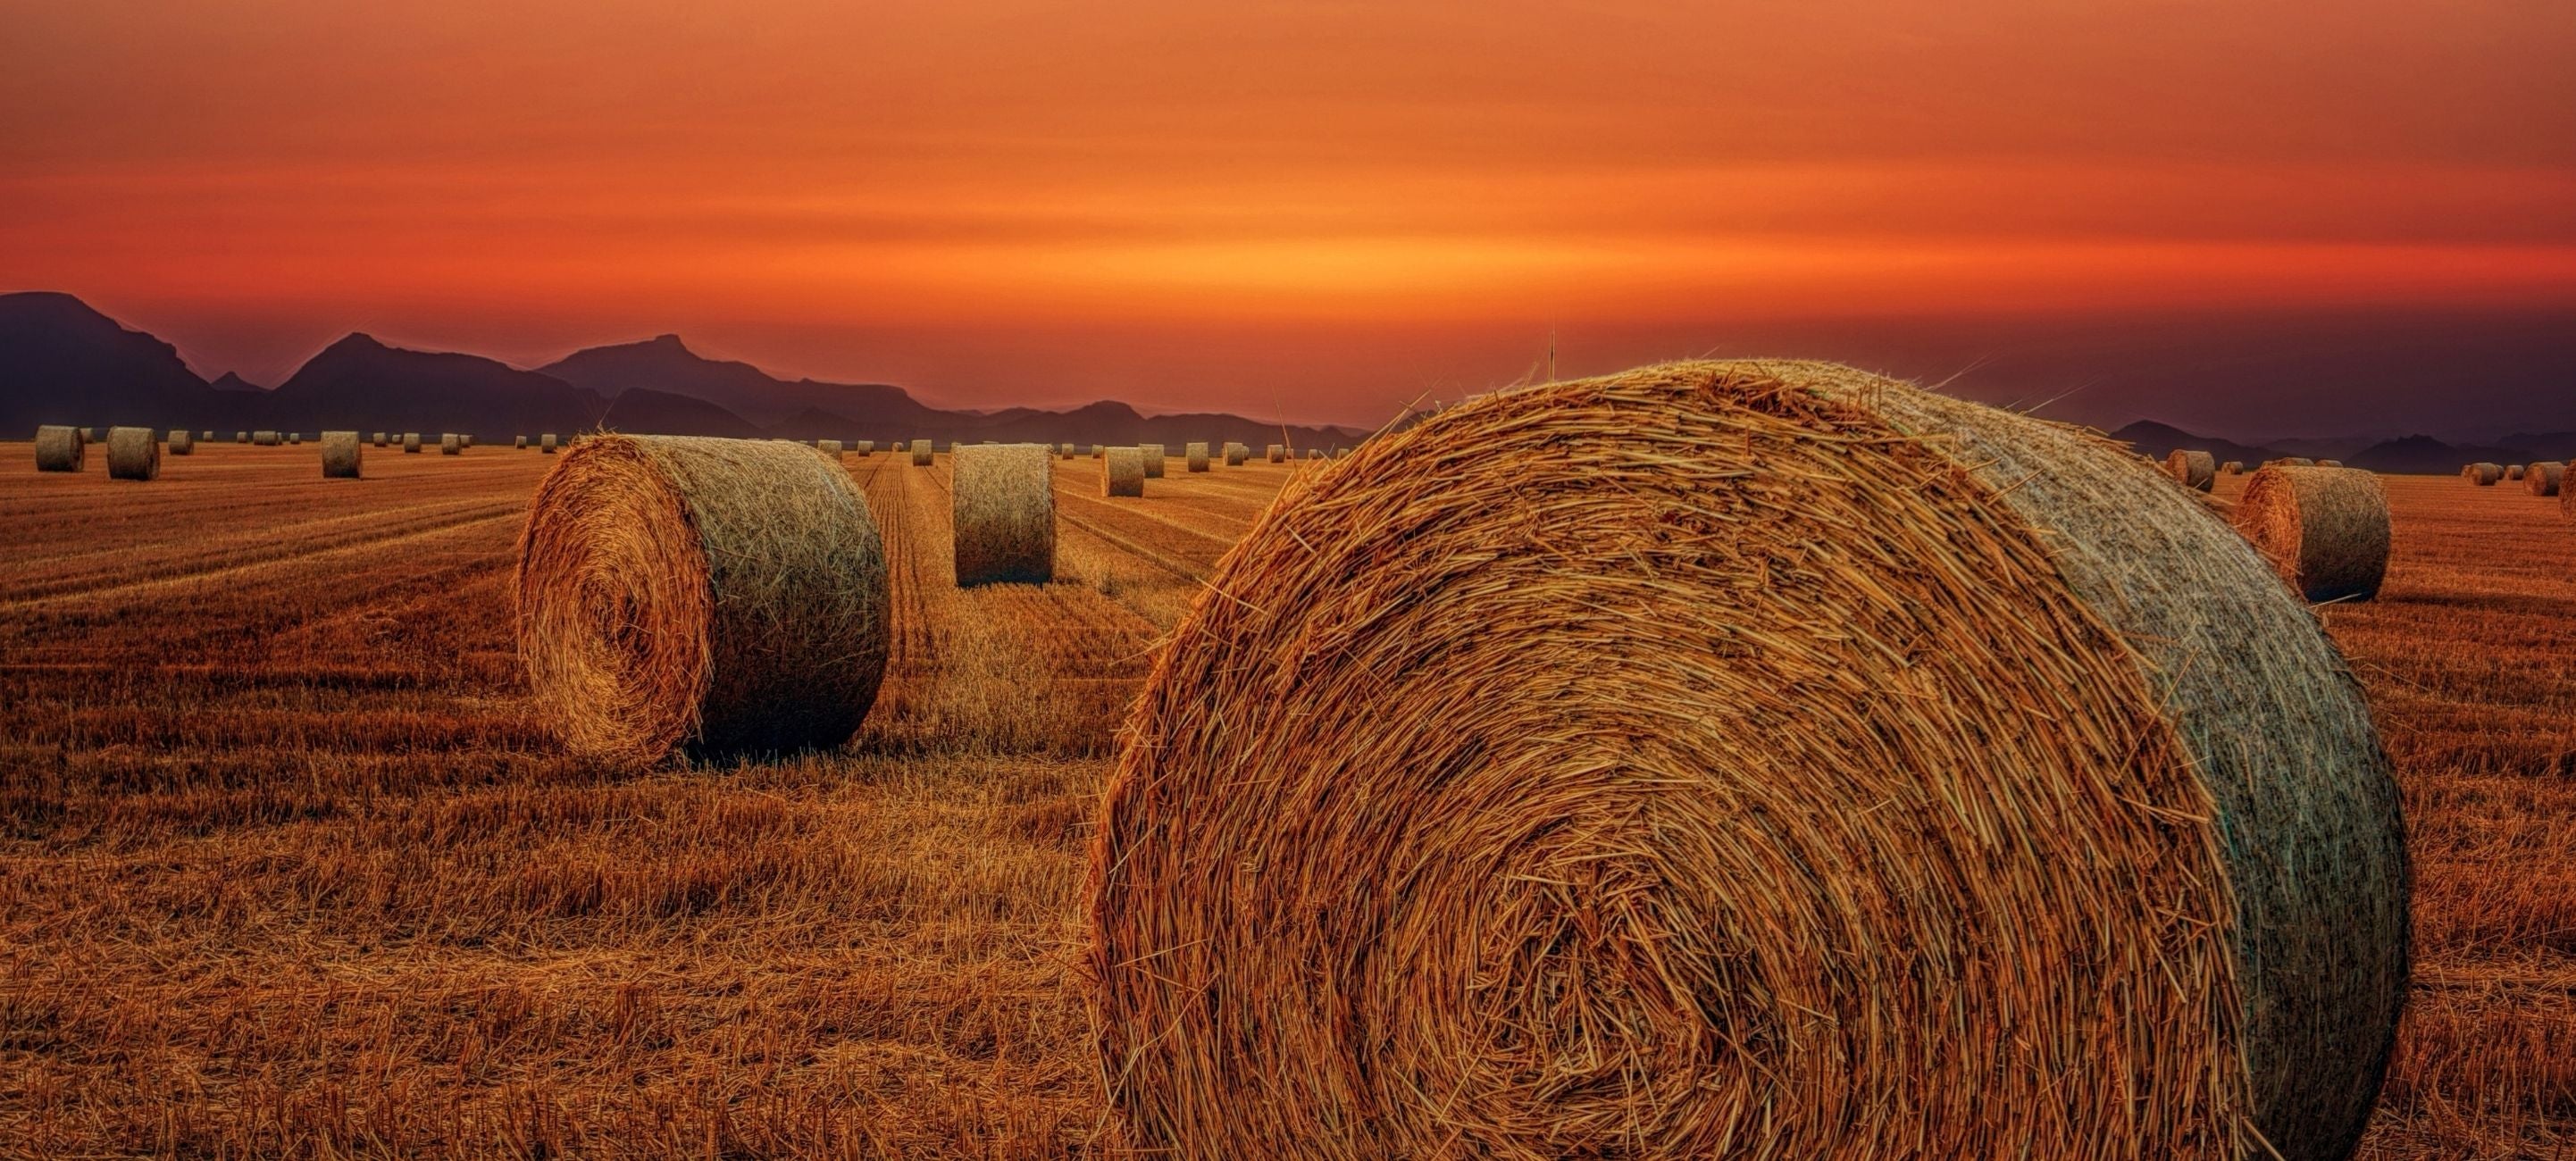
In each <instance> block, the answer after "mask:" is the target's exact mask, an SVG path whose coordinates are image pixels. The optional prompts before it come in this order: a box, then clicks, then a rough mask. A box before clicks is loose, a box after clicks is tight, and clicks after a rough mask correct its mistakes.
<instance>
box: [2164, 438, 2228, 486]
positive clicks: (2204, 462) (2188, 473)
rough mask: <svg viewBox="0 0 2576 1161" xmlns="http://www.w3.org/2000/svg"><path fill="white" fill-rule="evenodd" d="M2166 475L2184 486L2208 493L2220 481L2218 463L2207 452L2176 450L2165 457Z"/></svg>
mask: <svg viewBox="0 0 2576 1161" xmlns="http://www.w3.org/2000/svg"><path fill="white" fill-rule="evenodd" d="M2165 474H2166V475H2169V476H2172V477H2173V478H2174V479H2176V480H2178V481H2181V483H2182V486H2184V487H2186V488H2190V489H2193V490H2195V491H2201V492H2206V491H2208V490H2209V489H2210V485H2212V484H2213V483H2216V482H2217V479H2218V461H2217V460H2215V459H2213V458H2211V456H2210V454H2209V453H2208V452H2205V451H2184V450H2183V449H2181V448H2175V449H2174V450H2173V451H2172V452H2171V453H2170V454H2168V455H2166V456H2165Z"/></svg>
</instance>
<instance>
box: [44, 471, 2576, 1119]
mask: <svg viewBox="0 0 2576 1161" xmlns="http://www.w3.org/2000/svg"><path fill="white" fill-rule="evenodd" d="M32 454H33V453H32V450H31V447H30V445H29V444H27V443H24V442H11V443H0V529H5V531H6V532H8V533H10V534H12V535H14V537H15V540H14V541H13V543H17V544H19V545H22V546H24V549H25V550H24V551H22V552H19V553H14V554H12V555H10V556H9V557H7V558H6V559H5V561H0V800H4V801H5V807H0V818H6V819H7V821H8V829H7V831H6V833H5V837H0V1078H5V1079H0V1156H27V1157H51V1156H66V1155H71V1156H145V1155H170V1154H176V1155H182V1156H189V1155H195V1156H214V1155H230V1156H279V1155H284V1156H338V1155H348V1154H385V1153H401V1154H415V1155H433V1156H434V1155H495V1154H499V1155H512V1156H533V1155H537V1154H539V1153H541V1152H543V1153H547V1154H550V1155H561V1154H563V1153H565V1152H578V1153H580V1154H582V1155H585V1156H604V1157H638V1158H641V1157H662V1156H669V1155H674V1154H686V1155H691V1156H705V1155H719V1156H735V1157H754V1156H802V1155H813V1154H826V1155H851V1156H910V1157H977V1158H1047V1157H1071V1156H1081V1155H1086V1152H1087V1150H1088V1149H1089V1146H1090V1144H1091V1142H1093V1141H1094V1139H1095V1137H1096V1134H1097V1131H1098V1126H1099V1119H1100V1117H1101V1115H1102V1107H1101V1104H1102V1102H1101V1092H1100V1088H1099V1080H1098V1078H1097V1076H1096V1074H1095V1069H1094V1066H1093V1063H1092V1061H1093V1054H1092V1049H1091V1047H1090V1043H1089V1031H1088V1028H1087V1027H1086V1025H1085V1022H1084V1018H1083V1015H1082V1006H1081V990H1080V989H1079V987H1078V986H1076V984H1075V983H1074V981H1073V980H1072V979H1071V978H1070V976H1069V975H1068V972H1069V970H1070V968H1071V966H1072V964H1073V963H1074V962H1075V961H1074V954H1075V948H1074V942H1075V940H1076V939H1077V937H1078V935H1079V930H1080V916H1079V914H1078V912H1077V892H1078V888H1079V881H1080V878H1081V873H1082V860H1083V842H1084V841H1085V838H1086V835H1087V833H1088V829H1089V825H1090V822H1091V818H1092V812H1093V807H1094V800H1095V798H1096V795H1097V792H1098V789H1099V786H1100V783H1101V780H1102V777H1103V775H1104V774H1105V772H1106V769H1107V766H1108V764H1109V759H1108V755H1109V754H1110V753H1111V751H1112V749H1113V748H1114V746H1115V738H1114V732H1115V730H1116V729H1117V727H1118V726H1119V725H1120V724H1121V722H1122V721H1123V718H1124V713H1125V708H1126V704H1127V702H1128V700H1129V698H1130V697H1131V696H1132V694H1133V692H1134V691H1135V689H1136V688H1137V685H1138V683H1139V682H1140V681H1141V679H1142V677H1143V675H1144V673H1145V671H1146V669H1147V668H1148V667H1149V666H1150V664H1151V662H1152V654H1153V650H1154V645H1155V642H1156V639H1157V638H1158V637H1159V636H1160V635H1161V634H1163V633H1165V632H1167V631H1168V630H1169V629H1170V627H1171V626H1172V625H1173V624H1174V623H1175V622H1176V621H1177V619H1178V618H1179V616H1180V613H1181V611H1182V610H1183V609H1184V608H1185V607H1186V606H1187V604H1188V603H1189V602H1190V601H1191V600H1192V599H1193V598H1194V596H1195V595H1196V593H1197V591H1198V587H1199V581H1200V579H1201V578H1203V577H1204V576H1205V575H1206V573H1207V571H1208V570H1209V569H1210V568H1211V566H1212V565H1213V564H1214V562H1215V561H1216V559H1217V558H1218V557H1219V556H1221V555H1222V554H1223V553H1224V552H1225V551H1226V550H1227V549H1228V548H1229V547H1231V546H1232V545H1233V544H1234V543H1235V541H1236V540H1237V539H1239V538H1240V537H1241V536H1242V534H1243V533H1244V531H1245V530H1246V529H1247V528H1249V527H1250V525H1251V523H1252V522H1253V521H1254V519H1256V518H1257V517H1258V515H1259V514H1260V512H1261V511H1262V509H1263V507H1264V506H1265V505H1266V504H1267V503H1268V501H1269V499H1270V497H1271V496H1272V495H1273V494H1274V493H1275V492H1276V490H1277V489H1278V488H1279V487H1280V485H1281V484H1282V483H1283V482H1284V481H1286V480H1287V479H1289V478H1290V477H1291V476H1292V475H1293V474H1294V473H1296V472H1299V471H1314V470H1326V471H1330V470H1338V469H1335V468H1331V467H1319V466H1312V465H1307V464H1305V463H1303V462H1299V463H1294V464H1269V463H1264V462H1259V460H1258V459H1257V458H1256V460H1255V462H1251V463H1248V464H1247V465H1245V467H1244V468H1243V469H1241V470H1238V471H1228V472H1218V473H1210V474H1206V475H1192V474H1187V473H1179V472H1175V473H1173V474H1171V475H1170V476H1169V477H1167V478H1165V479H1163V480H1160V481H1157V482H1156V484H1155V487H1154V491H1153V492H1152V493H1151V494H1150V495H1148V496H1145V497H1141V498H1132V499H1120V500H1118V501H1116V502H1114V503H1113V502H1109V501H1105V500H1103V499H1101V498H1100V497H1099V495H1098V492H1099V490H1100V483H1099V471H1100V469H1099V467H1098V465H1095V464H1091V463H1084V462H1067V461H1062V460H1052V459H1051V460H1049V461H1048V463H1049V464H1050V470H1051V471H1052V472H1053V479H1054V486H1055V492H1056V503H1057V506H1058V513H1059V517H1060V523H1059V530H1058V544H1057V554H1058V555H1057V575H1058V577H1059V578H1061V579H1059V580H1058V581H1057V582H1056V583H1054V584H1049V585H1044V586H1021V585H1007V586H997V587H993V588H985V589H971V590H959V589H957V588H956V587H955V586H954V584H953V577H952V576H951V575H950V573H951V570H952V569H953V563H952V561H953V555H952V553H953V543H952V537H951V520H952V514H953V500H952V494H951V487H950V480H951V473H950V463H949V457H948V456H946V455H940V456H938V457H936V462H935V463H934V464H933V465H932V466H931V467H929V468H926V469H923V468H913V467H910V466H909V463H908V459H907V458H905V457H895V456H877V457H873V458H867V459H860V458H850V459H846V460H844V461H843V462H842V466H843V469H844V470H846V471H848V472H849V473H850V475H851V477H852V479H853V480H854V481H856V482H857V484H858V485H859V487H860V488H861V490H862V491H863V492H864V493H865V494H866V495H867V496H868V499H869V505H870V509H871V512H872V514H873V516H874V518H875V519H876V521H877V523H878V526H879V529H880V531H881V533H882V534H883V536H884V540H885V547H886V554H887V567H888V574H889V581H890V588H891V599H892V603H893V606H894V611H893V628H894V634H893V637H892V641H891V653H890V656H889V659H888V663H887V668H886V674H885V680H884V684H883V685H882V687H881V688H880V690H879V693H878V699H877V703H876V706H875V708H874V709H873V710H872V711H871V712H870V714H869V715H868V718H867V720H866V721H865V723H864V724H863V725H862V727H861V732H860V735H859V737H858V739H857V740H856V742H855V743H854V744H853V746H852V747H851V748H850V749H849V750H847V751H845V752H842V753H839V754H834V755H830V756H821V757H810V758H805V759H800V760H797V761H793V762H787V763H781V764H775V765H751V766H744V767H739V768H727V769H720V770H680V771H667V770H666V771H662V772H657V773H646V774H636V773H630V772H623V771H615V770H611V769H607V768H602V767H595V766H590V765H586V764H584V763H583V762H581V761H578V760H576V759H574V758H572V757H571V756H569V755H568V754H566V753H565V752H564V751H563V750H562V749H561V747H560V746H559V744H558V743H557V742H555V741H554V739H553V738H552V736H551V734H550V732H549V731H548V730H547V728H546V726H545V723H544V722H543V721H542V720H540V718H539V717H538V716H537V714H536V712H535V710H534V707H533V706H532V704H531V702H530V700H529V694H528V691H527V688H526V685H525V678H524V676H523V673H522V669H521V666H520V665H519V662H518V658H517V656H516V654H515V653H514V651H513V646H512V639H511V603H510V595H509V580H510V575H511V569H512V565H513V562H514V560H515V556H514V548H513V546H514V543H515V539H516V537H517V535H518V530H519V522H520V520H521V518H522V516H523V515H524V513H525V510H526V506H527V503H528V500H529V497H530V495H531V494H532V492H533V490H534V488H535V485H536V481H537V480H538V478H539V477H540V476H541V475H542V474H543V472H544V471H545V469H546V468H548V467H550V466H552V464H553V463H554V462H555V461H554V460H551V459H546V458H542V457H537V456H528V457H516V456H480V457H478V456H464V457H460V458H455V459H445V458H440V457H423V456H388V457H383V459H382V460H381V461H380V462H379V463H370V464H369V465H368V473H367V477H366V478H364V479H361V480H339V481H325V480H322V479H320V478H318V475H317V473H316V472H315V471H314V466H313V461H312V458H311V456H310V455H309V453H306V452H303V451H302V450H300V449H297V450H287V449H283V448H255V447H248V446H241V445H235V444H215V445H210V446H207V447H201V448H199V449H198V451H197V454H196V455H194V456H191V457H188V458H186V459H180V460H173V461H169V462H166V463H165V464H164V465H163V470H162V476H161V479H160V481H159V482H158V484H156V486H154V487H152V488H148V489H136V488H123V489H118V488H115V487H113V486H112V485H111V484H110V483H109V481H108V480H107V479H106V469H105V463H104V458H105V457H104V456H93V457H90V458H89V462H88V464H87V465H86V467H85V469H84V470H83V471H82V472H80V473H78V474H69V473H64V474H51V473H48V474H39V473H37V472H36V471H35V470H34V467H33V465H32V463H30V462H29V461H30V460H31V459H32ZM2245 482H2246V477H2241V476H2227V477H2222V478H2220V479H2218V480H2217V481H2216V499H2217V501H2218V502H2219V503H2221V504H2222V505H2223V504H2225V503H2228V502H2230V501H2232V500H2233V499H2234V498H2235V497H2236V496H2237V495H2238V494H2240V493H2241V491H2242V489H2243V487H2244V484H2245ZM2384 482H2385V484H2386V488H2387V493H2388V498H2389V501H2390V508H2391V517H2392V522H2393V526H2394V553H2393V556H2392V558H2391V562H2390V567H2389V571H2388V576H2387V580H2386V583H2385V585H2384V586H2383V587H2382V589H2381V590H2380V593H2379V597H2378V599H2377V600H2376V601H2375V602H2371V603H2367V604H2358V605H2348V606H2337V607H2334V608H2331V609H2328V610H2326V611H2325V612H2324V614H2323V616H2324V621H2325V623H2326V625H2327V628H2328V630H2329V632H2330V633H2331V634H2332V635H2333V636H2334V638H2335V639H2336V640H2337V642H2338V643H2339V644H2341V645H2342V647H2343V648H2344V649H2345V650H2346V651H2347V653H2348V654H2349V655H2350V657H2351V660H2352V663H2353V666H2354V668H2355V670H2356V671H2357V672H2358V674H2359V675H2360V677H2361V679H2362V682H2363V684H2364V686H2365V688H2366V690H2367V692H2368V694H2369V696H2370V699H2371V701H2372V704H2373V708H2374V711H2375V713H2376V715H2377V721H2378V725H2379V728H2380V730H2381V733H2382V735H2383V737H2384V740H2385V742H2386V744H2387V746H2388V748H2389V750H2390V751H2391V754H2392V756H2393V758H2394V759H2395V763H2396V768H2397V771H2398V776H2399V780H2400V784H2401V786H2402V788H2403V790H2404V792H2405V795H2406V804H2407V809H2408V813H2409V818H2408V822H2409V828H2410V834H2411V847H2412V852H2413V855H2414V859H2415V871H2416V896H2415V906H2416V911H2415V925H2416V936H2417V953H2418V959H2417V968H2416V985H2415V991H2414V994H2413V998H2412V1007H2411V1009H2410V1011H2409V1013H2408V1016H2407V1019H2406V1022H2405V1024H2404V1027H2403V1030H2402V1032H2401V1034H2400V1038H2399V1043H2398V1049H2397V1057H2396V1060H2395V1063H2394V1065H2393V1067H2392V1070H2391V1074H2390V1078H2389V1082H2388V1084H2387V1087H2386V1090H2385V1092H2384V1093H2383V1095H2382V1098H2381V1106H2380V1113H2379V1115H2378V1117H2377V1119H2376V1120H2375V1122H2374V1125H2373V1129H2372V1132H2371V1135H2370V1137H2369V1139H2368V1141H2367V1143H2366V1145H2365V1149H2364V1153H2363V1155H2364V1156H2366V1157H2372V1158H2400V1157H2441V1158H2508V1157H2549V1156H2553V1155H2560V1154H2561V1153H2562V1152H2564V1153H2566V1154H2567V1155H2576V669H2571V668H2570V667H2568V666H2566V665H2565V664H2564V663H2563V659H2564V658H2565V657H2567V656H2568V655H2569V654H2570V653H2571V651H2576V575H2571V573H2570V571H2569V570H2568V569H2567V568H2566V567H2565V565H2564V561H2565V558H2566V550H2567V546H2568V539H2567V538H2568V535H2569V531H2568V529H2569V526H2568V525H2567V524H2566V523H2564V522H2562V521H2561V519H2560V518H2559V516H2558V503H2559V498H2557V497H2551V498H2546V499H2544V498H2541V497H2536V496H2532V495H2530V494H2528V492H2527V491H2525V490H2524V489H2521V488H2467V487H2462V486H2461V484H2460V482H2459V481H2458V480H2456V479H2449V478H2436V477H2388V478H2386V479H2385V481H2384ZM70 521H79V522H80V523H81V524H82V526H83V527H84V528H86V529H88V530H90V534H88V535H84V536H81V537H60V536H53V535H45V534H44V532H45V531H46V530H49V529H54V528H58V527H60V526H62V525H63V524H64V523H66V522H70ZM388 550H390V551H388Z"/></svg>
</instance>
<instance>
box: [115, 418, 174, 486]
mask: <svg viewBox="0 0 2576 1161" xmlns="http://www.w3.org/2000/svg"><path fill="white" fill-rule="evenodd" d="M107 478H108V479H111V480H157V479H160V478H161V438H160V437H159V436H157V435H154V434H152V429H151V428H148V427H111V428H108V429H107Z"/></svg>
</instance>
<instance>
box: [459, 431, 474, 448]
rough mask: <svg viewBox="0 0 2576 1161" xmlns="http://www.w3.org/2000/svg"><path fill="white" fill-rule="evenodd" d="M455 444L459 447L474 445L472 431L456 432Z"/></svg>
mask: <svg viewBox="0 0 2576 1161" xmlns="http://www.w3.org/2000/svg"><path fill="white" fill-rule="evenodd" d="M456 446H458V447H461V448H470V447H473V446H474V435H473V433H472V432H463V431H460V432H458V433H456Z"/></svg>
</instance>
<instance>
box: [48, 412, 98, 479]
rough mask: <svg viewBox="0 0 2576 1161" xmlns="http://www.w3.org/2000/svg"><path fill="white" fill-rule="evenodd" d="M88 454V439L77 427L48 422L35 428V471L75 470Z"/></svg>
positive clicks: (77, 469)
mask: <svg viewBox="0 0 2576 1161" xmlns="http://www.w3.org/2000/svg"><path fill="white" fill-rule="evenodd" d="M88 454H89V441H88V440H85V439H82V438H81V429H79V428H77V427H69V426H64V425H61V424H52V423H48V424H44V425H42V426H40V427H38V428H37V429H36V470H37V471H40V472H77V471H79V470H81V464H82V461H83V460H85V459H86V458H87V457H88Z"/></svg>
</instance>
